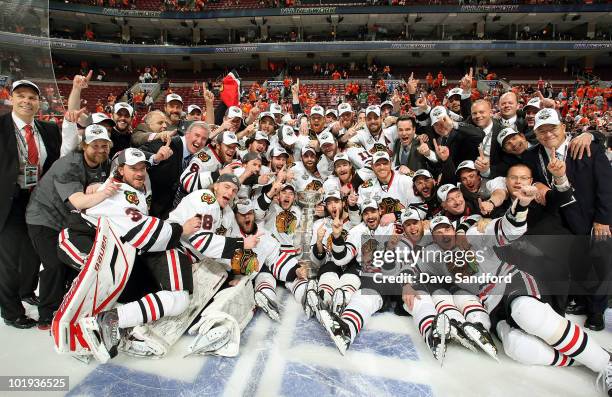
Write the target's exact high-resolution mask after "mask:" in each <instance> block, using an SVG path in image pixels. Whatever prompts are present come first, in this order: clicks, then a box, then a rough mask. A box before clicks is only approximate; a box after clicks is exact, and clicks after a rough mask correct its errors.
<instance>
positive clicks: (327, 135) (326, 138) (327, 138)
mask: <svg viewBox="0 0 612 397" xmlns="http://www.w3.org/2000/svg"><path fill="white" fill-rule="evenodd" d="M318 138H319V146H323V145H325V144H326V143H331V144H332V145H333V144H334V143H336V140H335V139H334V136H333V135H332V134H331V132H329V131H323V132H322V133H321V134H320V135H319V136H318Z"/></svg>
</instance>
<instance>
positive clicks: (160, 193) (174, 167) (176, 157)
mask: <svg viewBox="0 0 612 397" xmlns="http://www.w3.org/2000/svg"><path fill="white" fill-rule="evenodd" d="M162 145H164V143H163V142H162V141H160V140H155V141H151V142H147V143H146V144H144V145H142V146H141V147H140V149H141V150H144V151H147V152H151V153H157V151H158V150H159V148H160V147H161V146H162ZM170 149H172V156H170V158H169V159H168V160H166V161H162V162H161V163H159V164H157V165H155V166H153V167H151V168H150V169H149V178H150V179H151V190H152V192H151V209H150V211H149V214H150V215H152V216H156V217H158V218H162V219H165V218H167V217H168V214H169V213H170V211H171V210H172V202H173V201H174V197H175V195H176V191H177V189H178V187H179V179H180V177H181V173H182V172H183V170H182V165H183V141H182V139H181V137H178V136H175V137H174V138H172V142H171V143H170Z"/></svg>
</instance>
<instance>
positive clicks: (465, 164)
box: [455, 160, 476, 174]
mask: <svg viewBox="0 0 612 397" xmlns="http://www.w3.org/2000/svg"><path fill="white" fill-rule="evenodd" d="M463 169H466V170H475V169H476V165H475V164H474V162H473V161H472V160H464V161H462V162H461V163H459V165H458V166H457V170H455V174H459V171H461V170H463Z"/></svg>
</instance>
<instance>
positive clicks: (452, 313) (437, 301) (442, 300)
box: [431, 289, 465, 323]
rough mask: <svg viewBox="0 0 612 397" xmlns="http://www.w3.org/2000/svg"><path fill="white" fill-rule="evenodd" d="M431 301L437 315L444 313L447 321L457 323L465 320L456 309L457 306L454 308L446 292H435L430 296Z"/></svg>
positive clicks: (449, 295) (451, 299) (452, 301)
mask: <svg viewBox="0 0 612 397" xmlns="http://www.w3.org/2000/svg"><path fill="white" fill-rule="evenodd" d="M431 299H432V300H433V302H434V305H435V307H436V311H437V312H438V313H444V314H446V315H447V316H448V318H449V319H451V320H456V321H458V322H459V323H464V322H465V318H464V317H463V315H462V314H461V312H460V311H459V309H457V306H455V301H454V300H453V297H452V295H451V294H450V293H449V292H448V291H446V290H443V289H438V290H435V291H434V293H433V294H431Z"/></svg>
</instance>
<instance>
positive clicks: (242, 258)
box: [231, 249, 259, 275]
mask: <svg viewBox="0 0 612 397" xmlns="http://www.w3.org/2000/svg"><path fill="white" fill-rule="evenodd" d="M231 267H232V273H234V274H246V275H249V274H251V273H253V272H255V271H258V270H259V261H258V260H257V254H255V253H254V252H253V251H252V250H241V249H239V250H236V251H235V252H234V255H233V256H232V260H231Z"/></svg>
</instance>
